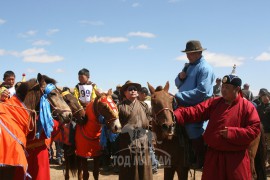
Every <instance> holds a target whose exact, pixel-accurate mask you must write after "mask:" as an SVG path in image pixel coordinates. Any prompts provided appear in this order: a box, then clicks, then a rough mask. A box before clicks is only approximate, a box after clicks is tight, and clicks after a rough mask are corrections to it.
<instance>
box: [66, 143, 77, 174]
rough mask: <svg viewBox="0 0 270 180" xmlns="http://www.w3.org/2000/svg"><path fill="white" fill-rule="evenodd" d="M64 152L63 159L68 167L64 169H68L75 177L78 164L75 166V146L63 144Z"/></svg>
mask: <svg viewBox="0 0 270 180" xmlns="http://www.w3.org/2000/svg"><path fill="white" fill-rule="evenodd" d="M64 153H65V161H66V163H67V164H66V166H67V167H68V168H69V169H66V170H67V171H70V172H71V174H72V176H73V177H76V175H77V171H78V166H77V156H76V154H75V148H74V147H73V146H72V145H66V144H64ZM66 173H68V172H66Z"/></svg>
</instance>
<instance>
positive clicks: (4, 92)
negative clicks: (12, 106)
mask: <svg viewBox="0 0 270 180" xmlns="http://www.w3.org/2000/svg"><path fill="white" fill-rule="evenodd" d="M9 96H10V92H9V90H8V89H5V90H4V91H3V92H2V93H1V97H0V99H1V101H5V100H6V99H7V98H9Z"/></svg>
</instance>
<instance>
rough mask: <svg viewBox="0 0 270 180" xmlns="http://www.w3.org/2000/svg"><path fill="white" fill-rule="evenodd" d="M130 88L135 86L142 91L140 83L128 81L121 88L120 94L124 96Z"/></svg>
mask: <svg viewBox="0 0 270 180" xmlns="http://www.w3.org/2000/svg"><path fill="white" fill-rule="evenodd" d="M129 86H135V87H136V88H137V90H138V91H139V90H140V89H141V85H140V84H139V83H133V82H132V81H130V80H128V81H127V82H126V83H125V84H124V85H123V86H122V88H121V90H120V92H121V95H122V96H124V92H125V91H126V90H127V88H128V87H129Z"/></svg>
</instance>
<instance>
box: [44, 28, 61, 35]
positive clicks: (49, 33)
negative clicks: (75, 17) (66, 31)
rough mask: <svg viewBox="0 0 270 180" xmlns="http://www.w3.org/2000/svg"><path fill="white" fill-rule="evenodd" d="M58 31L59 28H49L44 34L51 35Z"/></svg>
mask: <svg viewBox="0 0 270 180" xmlns="http://www.w3.org/2000/svg"><path fill="white" fill-rule="evenodd" d="M59 31H60V30H59V29H49V30H48V31H47V32H46V34H47V35H48V36H51V35H53V34H55V33H57V32H59Z"/></svg>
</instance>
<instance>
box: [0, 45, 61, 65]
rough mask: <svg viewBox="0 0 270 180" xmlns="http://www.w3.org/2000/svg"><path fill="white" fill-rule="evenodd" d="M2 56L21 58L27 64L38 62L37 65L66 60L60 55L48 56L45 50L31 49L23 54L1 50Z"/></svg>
mask: <svg viewBox="0 0 270 180" xmlns="http://www.w3.org/2000/svg"><path fill="white" fill-rule="evenodd" d="M0 55H11V56H15V57H20V58H22V59H23V61H25V62H37V63H53V62H58V61H62V60H63V59H64V58H63V57H62V56H58V55H48V54H47V51H46V50H45V49H44V48H30V49H26V50H24V51H22V52H17V51H6V50H3V49H0Z"/></svg>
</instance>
